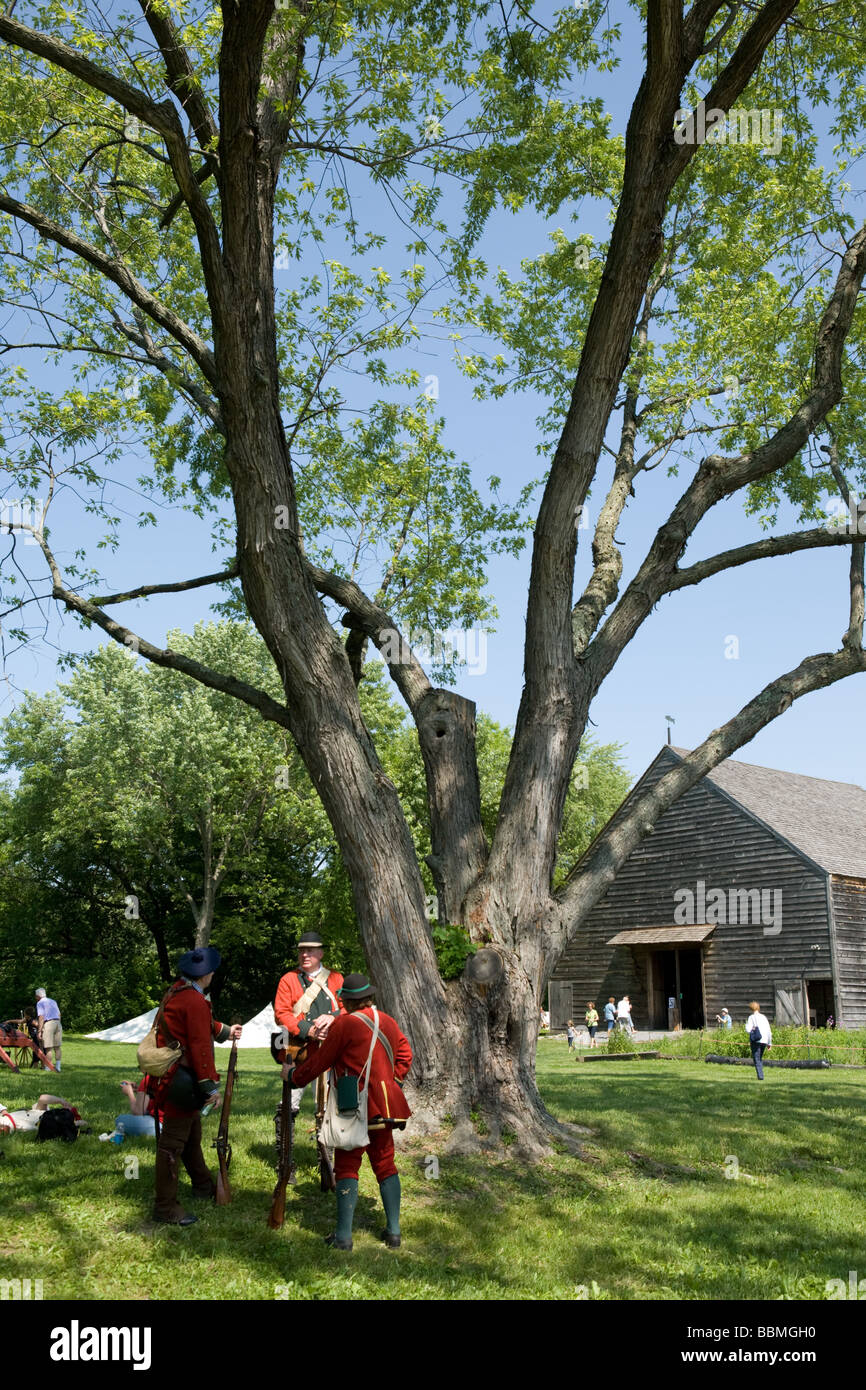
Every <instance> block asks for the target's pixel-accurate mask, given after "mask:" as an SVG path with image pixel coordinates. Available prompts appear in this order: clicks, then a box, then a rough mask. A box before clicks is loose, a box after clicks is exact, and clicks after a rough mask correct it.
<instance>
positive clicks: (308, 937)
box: [298, 931, 325, 951]
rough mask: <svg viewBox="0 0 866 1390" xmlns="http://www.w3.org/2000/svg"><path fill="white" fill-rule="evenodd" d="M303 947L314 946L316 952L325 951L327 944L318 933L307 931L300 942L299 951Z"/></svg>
mask: <svg viewBox="0 0 866 1390" xmlns="http://www.w3.org/2000/svg"><path fill="white" fill-rule="evenodd" d="M302 946H312V947H313V949H314V950H316V951H323V950H324V949H325V943H324V941H323V940H322V938H321V937H320V936H319V933H318V932H317V931H305V932H304V933H303V935H302V936H301V939H300V941H299V942H298V950H300V949H301V947H302Z"/></svg>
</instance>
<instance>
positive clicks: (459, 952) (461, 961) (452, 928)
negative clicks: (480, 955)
mask: <svg viewBox="0 0 866 1390" xmlns="http://www.w3.org/2000/svg"><path fill="white" fill-rule="evenodd" d="M433 949H434V950H435V952H436V963H437V965H438V966H439V974H440V975H441V976H442V979H443V980H456V979H457V977H458V975H462V974H463V968H464V966H465V965H466V962H467V960H468V959H469V957H470V956H473V955H474V954H475V952H476V951H477V950H478V947H477V946H476V944H475V942H474V941H472V940H471V939H470V936H469V933H468V931H467V930H466V928H465V927H461V926H459V925H454V924H452V923H451V922H442V923H440V924H439V925H438V926H435V927H434V928H433Z"/></svg>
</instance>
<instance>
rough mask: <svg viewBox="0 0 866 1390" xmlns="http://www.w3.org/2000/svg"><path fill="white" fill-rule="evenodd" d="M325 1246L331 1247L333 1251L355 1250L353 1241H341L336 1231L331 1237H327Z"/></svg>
mask: <svg viewBox="0 0 866 1390" xmlns="http://www.w3.org/2000/svg"><path fill="white" fill-rule="evenodd" d="M325 1244H326V1245H330V1246H331V1249H332V1250H353V1249H354V1248H355V1247H354V1242H353V1241H352V1240H351V1239H350V1240H341V1239H340V1237H339V1236H338V1235H337V1233H336V1231H334V1232H332V1234H331V1235H329V1236H325Z"/></svg>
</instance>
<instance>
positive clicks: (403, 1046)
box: [292, 1004, 412, 1125]
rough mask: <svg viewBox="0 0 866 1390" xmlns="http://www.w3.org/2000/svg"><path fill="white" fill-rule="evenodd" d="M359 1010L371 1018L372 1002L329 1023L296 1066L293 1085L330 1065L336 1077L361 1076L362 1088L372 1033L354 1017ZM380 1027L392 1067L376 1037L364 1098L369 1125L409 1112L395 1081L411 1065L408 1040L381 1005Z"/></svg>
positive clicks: (304, 1081) (407, 1116)
mask: <svg viewBox="0 0 866 1390" xmlns="http://www.w3.org/2000/svg"><path fill="white" fill-rule="evenodd" d="M358 1013H364V1014H366V1015H367V1017H368V1018H369V1019H370V1021H371V1022H373V1006H372V1005H371V1004H368V1005H367V1006H366V1008H364V1009H359V1010H357V1011H356V1012H355V1013H351V1014H341V1015H340V1017H339V1018H337V1019H335V1020H334V1022H333V1023H332V1024H331V1027H330V1029H329V1030H328V1036H327V1037H326V1038H325V1041H324V1042H323V1043H320V1044H319V1045H318V1046H317V1047H316V1049H315V1051H313V1052H311V1055H310V1056H309V1057H308V1058H307V1060H306V1061H305V1062H302V1063H301V1065H300V1066H299V1067H296V1068H295V1074H294V1077H293V1079H292V1085H293V1086H296V1087H300V1086H306V1084H307V1082H308V1081H312V1080H313V1078H314V1077H316V1076H319V1075H320V1074H321V1073H322V1072H323V1071H327V1070H328V1069H329V1068H331V1067H333V1069H334V1073H335V1075H336V1076H338V1077H339V1076H344V1075H346V1073H350V1074H351V1075H352V1076H360V1077H361V1089H362V1090H363V1072H364V1070H365V1068H366V1066H367V1056H368V1054H369V1051H370V1043H371V1042H372V1041H373V1034H372V1033H371V1031H370V1029H369V1028H368V1027H367V1026H366V1024H364V1023H361V1022H360V1020H359V1019H358V1017H357V1014H358ZM379 1031H380V1032H381V1033H384V1035H385V1037H386V1038H387V1039H388V1042H389V1043H390V1044H391V1051H392V1052H393V1054H394V1068H393V1070H392V1069H391V1063H390V1061H389V1060H388V1054H387V1052H386V1051H385V1049H384V1047H383V1046H382V1044H381V1042H380V1041H379V1040H378V1039H377V1041H376V1046H375V1047H374V1048H373V1060H372V1064H371V1067H370V1096H369V1100H368V1101H367V1120H368V1123H369V1124H371V1125H372V1124H373V1123H374V1122H375V1121H377V1120H378V1121H380V1122H381V1121H384V1122H385V1123H386V1124H387V1123H388V1122H391V1123H393V1122H394V1121H395V1120H408V1118H409V1116H410V1115H411V1114H412V1111H411V1110H410V1109H409V1106H408V1103H407V1101H406V1097H405V1096H404V1095H403V1091H402V1089H401V1087H400V1086H399V1085H398V1082H401V1081H403V1079H404V1078H405V1076H406V1074H407V1073H408V1071H409V1068H410V1066H411V1065H412V1048H411V1047H410V1046H409V1040H408V1038H405V1037H404V1036H403V1034H402V1033H401V1031H400V1027H399V1024H397V1023H396V1022H395V1020H394V1019H393V1018H391V1017H390V1015H389V1014H383V1013H382V1011H381V1009H380V1010H379ZM311 1046H312V1045H311Z"/></svg>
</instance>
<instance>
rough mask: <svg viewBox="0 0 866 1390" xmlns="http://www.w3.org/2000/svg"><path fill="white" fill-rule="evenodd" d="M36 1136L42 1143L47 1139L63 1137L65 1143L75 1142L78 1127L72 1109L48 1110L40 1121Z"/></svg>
mask: <svg viewBox="0 0 866 1390" xmlns="http://www.w3.org/2000/svg"><path fill="white" fill-rule="evenodd" d="M36 1138H37V1139H38V1140H39V1142H40V1144H41V1143H42V1142H43V1140H45V1139H62V1140H63V1142H64V1144H74V1143H75V1140H76V1139H77V1138H78V1129H77V1127H76V1124H75V1119H74V1117H73V1114H72V1111H71V1110H61V1109H59V1108H58V1109H55V1110H46V1111H45V1114H44V1115H43V1116H42V1119H41V1120H40V1121H39V1128H38V1129H37V1131H36Z"/></svg>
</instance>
